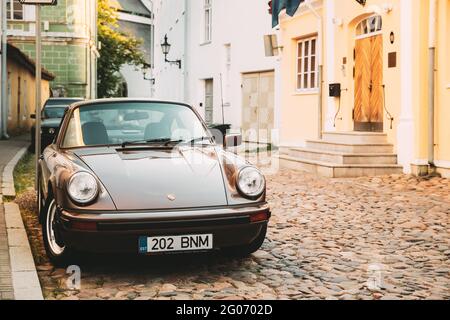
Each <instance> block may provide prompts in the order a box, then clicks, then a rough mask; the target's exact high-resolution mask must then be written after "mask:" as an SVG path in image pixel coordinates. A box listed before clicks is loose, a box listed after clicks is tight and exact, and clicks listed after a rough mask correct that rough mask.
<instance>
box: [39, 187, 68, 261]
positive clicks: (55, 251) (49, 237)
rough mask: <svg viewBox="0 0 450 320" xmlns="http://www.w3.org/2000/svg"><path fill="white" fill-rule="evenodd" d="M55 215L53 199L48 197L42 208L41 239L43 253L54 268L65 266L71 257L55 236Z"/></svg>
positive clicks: (66, 248)
mask: <svg viewBox="0 0 450 320" xmlns="http://www.w3.org/2000/svg"><path fill="white" fill-rule="evenodd" d="M56 215H57V209H56V202H55V199H54V198H53V197H51V196H49V198H48V199H47V203H46V205H45V206H44V207H43V208H42V237H43V239H44V247H45V251H46V253H47V256H48V258H49V259H50V261H51V262H52V263H53V264H54V265H55V266H67V264H69V260H70V258H71V257H72V251H71V250H70V248H68V247H66V246H65V245H64V244H63V243H62V240H61V239H60V237H59V236H58V235H57V232H58V230H57V228H58V226H57V225H56V224H55V216H56Z"/></svg>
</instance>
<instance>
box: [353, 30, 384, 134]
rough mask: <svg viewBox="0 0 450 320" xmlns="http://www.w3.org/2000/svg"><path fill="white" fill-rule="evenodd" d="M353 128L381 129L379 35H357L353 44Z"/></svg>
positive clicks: (380, 51) (381, 84)
mask: <svg viewBox="0 0 450 320" xmlns="http://www.w3.org/2000/svg"><path fill="white" fill-rule="evenodd" d="M354 122H355V131H375V132H382V131H383V38H382V36H381V35H378V36H373V37H368V38H363V39H359V40H357V41H356V47H355V109H354Z"/></svg>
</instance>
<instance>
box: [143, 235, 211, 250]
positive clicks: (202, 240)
mask: <svg viewBox="0 0 450 320" xmlns="http://www.w3.org/2000/svg"><path fill="white" fill-rule="evenodd" d="M212 248H213V235H212V234H195V235H192V234H191V235H185V236H164V237H140V238H139V252H140V253H158V252H176V251H198V250H211V249H212Z"/></svg>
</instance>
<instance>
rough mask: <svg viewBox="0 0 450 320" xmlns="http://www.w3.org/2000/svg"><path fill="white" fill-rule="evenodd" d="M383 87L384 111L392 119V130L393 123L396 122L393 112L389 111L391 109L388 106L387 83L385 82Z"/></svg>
mask: <svg viewBox="0 0 450 320" xmlns="http://www.w3.org/2000/svg"><path fill="white" fill-rule="evenodd" d="M382 87H383V108H384V111H385V112H386V115H387V116H388V119H389V120H390V121H391V130H392V128H393V127H392V124H393V122H394V117H393V116H392V114H391V113H390V112H389V110H388V109H387V107H386V85H385V84H383V85H382Z"/></svg>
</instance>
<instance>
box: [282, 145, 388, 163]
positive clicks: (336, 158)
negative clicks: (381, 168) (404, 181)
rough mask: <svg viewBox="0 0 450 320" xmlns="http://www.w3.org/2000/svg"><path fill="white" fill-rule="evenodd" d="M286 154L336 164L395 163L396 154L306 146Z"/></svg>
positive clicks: (289, 150) (293, 149)
mask: <svg viewBox="0 0 450 320" xmlns="http://www.w3.org/2000/svg"><path fill="white" fill-rule="evenodd" d="M285 154H286V155H288V156H291V157H296V158H302V159H305V160H313V161H320V162H330V163H338V164H397V155H395V154H392V153H343V152H334V151H323V150H315V149H308V148H291V149H288V150H286V153H285Z"/></svg>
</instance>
